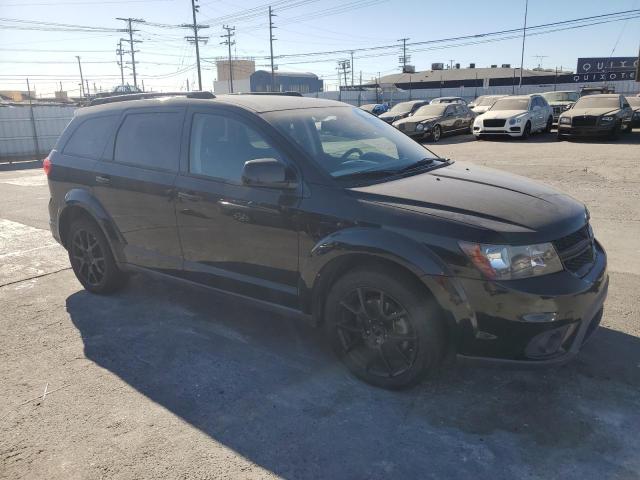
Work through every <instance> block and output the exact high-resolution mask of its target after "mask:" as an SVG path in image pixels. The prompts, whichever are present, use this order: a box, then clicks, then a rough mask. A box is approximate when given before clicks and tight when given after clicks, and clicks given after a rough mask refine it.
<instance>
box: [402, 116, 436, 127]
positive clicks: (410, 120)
mask: <svg viewBox="0 0 640 480" xmlns="http://www.w3.org/2000/svg"><path fill="white" fill-rule="evenodd" d="M438 118H440V117H439V116H435V117H434V116H433V115H414V116H412V117H407V118H403V119H402V120H398V121H397V122H395V123H396V124H398V125H399V124H401V123H420V122H427V121H430V120H436V119H438Z"/></svg>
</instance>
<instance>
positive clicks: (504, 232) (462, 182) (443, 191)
mask: <svg viewBox="0 0 640 480" xmlns="http://www.w3.org/2000/svg"><path fill="white" fill-rule="evenodd" d="M351 191H352V192H353V193H354V194H355V195H357V196H359V197H360V198H361V199H362V200H366V201H370V202H375V203H379V204H385V205H388V206H392V207H396V208H402V209H405V210H411V211H413V212H416V213H419V214H424V215H430V216H436V217H440V218H445V219H448V220H453V221H456V222H461V223H465V224H469V225H473V226H475V227H479V228H481V229H483V230H491V231H494V232H497V233H499V234H501V237H502V238H504V239H505V240H508V241H514V242H539V241H540V242H542V241H550V240H554V239H557V238H560V237H562V236H564V235H568V234H569V233H572V232H574V231H576V230H578V229H579V228H580V227H582V226H583V225H584V224H585V222H586V209H585V207H584V205H583V204H582V203H580V202H578V201H577V200H574V199H573V198H571V197H570V196H568V195H566V194H564V193H562V192H559V191H557V190H555V189H553V188H551V187H548V186H546V185H544V184H541V183H537V182H534V181H532V180H529V179H527V178H524V177H520V176H518V175H513V174H509V173H505V172H501V171H498V170H493V169H489V168H486V167H480V166H474V165H471V166H468V167H464V166H462V165H459V164H452V165H449V166H445V167H441V168H438V169H435V170H432V171H428V172H426V173H423V174H419V175H414V176H410V177H405V178H401V179H398V180H393V181H389V182H384V183H379V184H375V185H369V186H366V187H355V188H352V189H351Z"/></svg>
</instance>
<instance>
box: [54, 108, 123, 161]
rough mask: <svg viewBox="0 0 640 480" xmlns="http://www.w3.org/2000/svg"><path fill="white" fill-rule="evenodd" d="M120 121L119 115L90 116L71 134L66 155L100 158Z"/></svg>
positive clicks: (65, 150)
mask: <svg viewBox="0 0 640 480" xmlns="http://www.w3.org/2000/svg"><path fill="white" fill-rule="evenodd" d="M117 121H118V115H109V116H104V117H95V118H88V119H87V120H84V121H83V122H82V123H81V124H80V125H79V126H78V127H77V128H76V129H75V130H74V132H73V133H72V134H71V138H69V140H68V141H67V143H66V145H65V146H64V149H63V153H64V154H65V155H73V156H77V157H87V158H91V159H98V158H100V157H101V156H102V152H103V151H104V148H105V146H106V145H107V141H108V140H109V137H110V136H111V133H112V132H113V129H114V128H115V126H116V122H117Z"/></svg>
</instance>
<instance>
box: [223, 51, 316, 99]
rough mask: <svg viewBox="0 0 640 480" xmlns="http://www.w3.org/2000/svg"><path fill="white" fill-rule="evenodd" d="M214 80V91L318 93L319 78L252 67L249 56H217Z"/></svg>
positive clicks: (253, 62) (300, 73) (303, 73)
mask: <svg viewBox="0 0 640 480" xmlns="http://www.w3.org/2000/svg"><path fill="white" fill-rule="evenodd" d="M216 67H217V70H218V80H217V81H216V82H214V92H215V93H230V92H232V91H233V92H234V93H238V92H271V91H275V92H299V93H318V92H322V90H323V82H322V80H320V79H319V78H318V76H317V75H315V74H313V73H308V72H280V71H276V72H275V73H274V78H273V82H272V79H271V72H270V71H266V70H256V65H255V61H253V60H249V59H234V60H231V62H229V60H223V59H221V60H218V61H217V62H216Z"/></svg>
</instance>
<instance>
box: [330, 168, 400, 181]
mask: <svg viewBox="0 0 640 480" xmlns="http://www.w3.org/2000/svg"><path fill="white" fill-rule="evenodd" d="M397 173H398V171H397V170H362V171H360V172H353V173H347V174H345V175H339V176H337V177H336V178H337V179H339V180H353V179H369V178H385V177H390V176H392V175H395V174H397Z"/></svg>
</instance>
